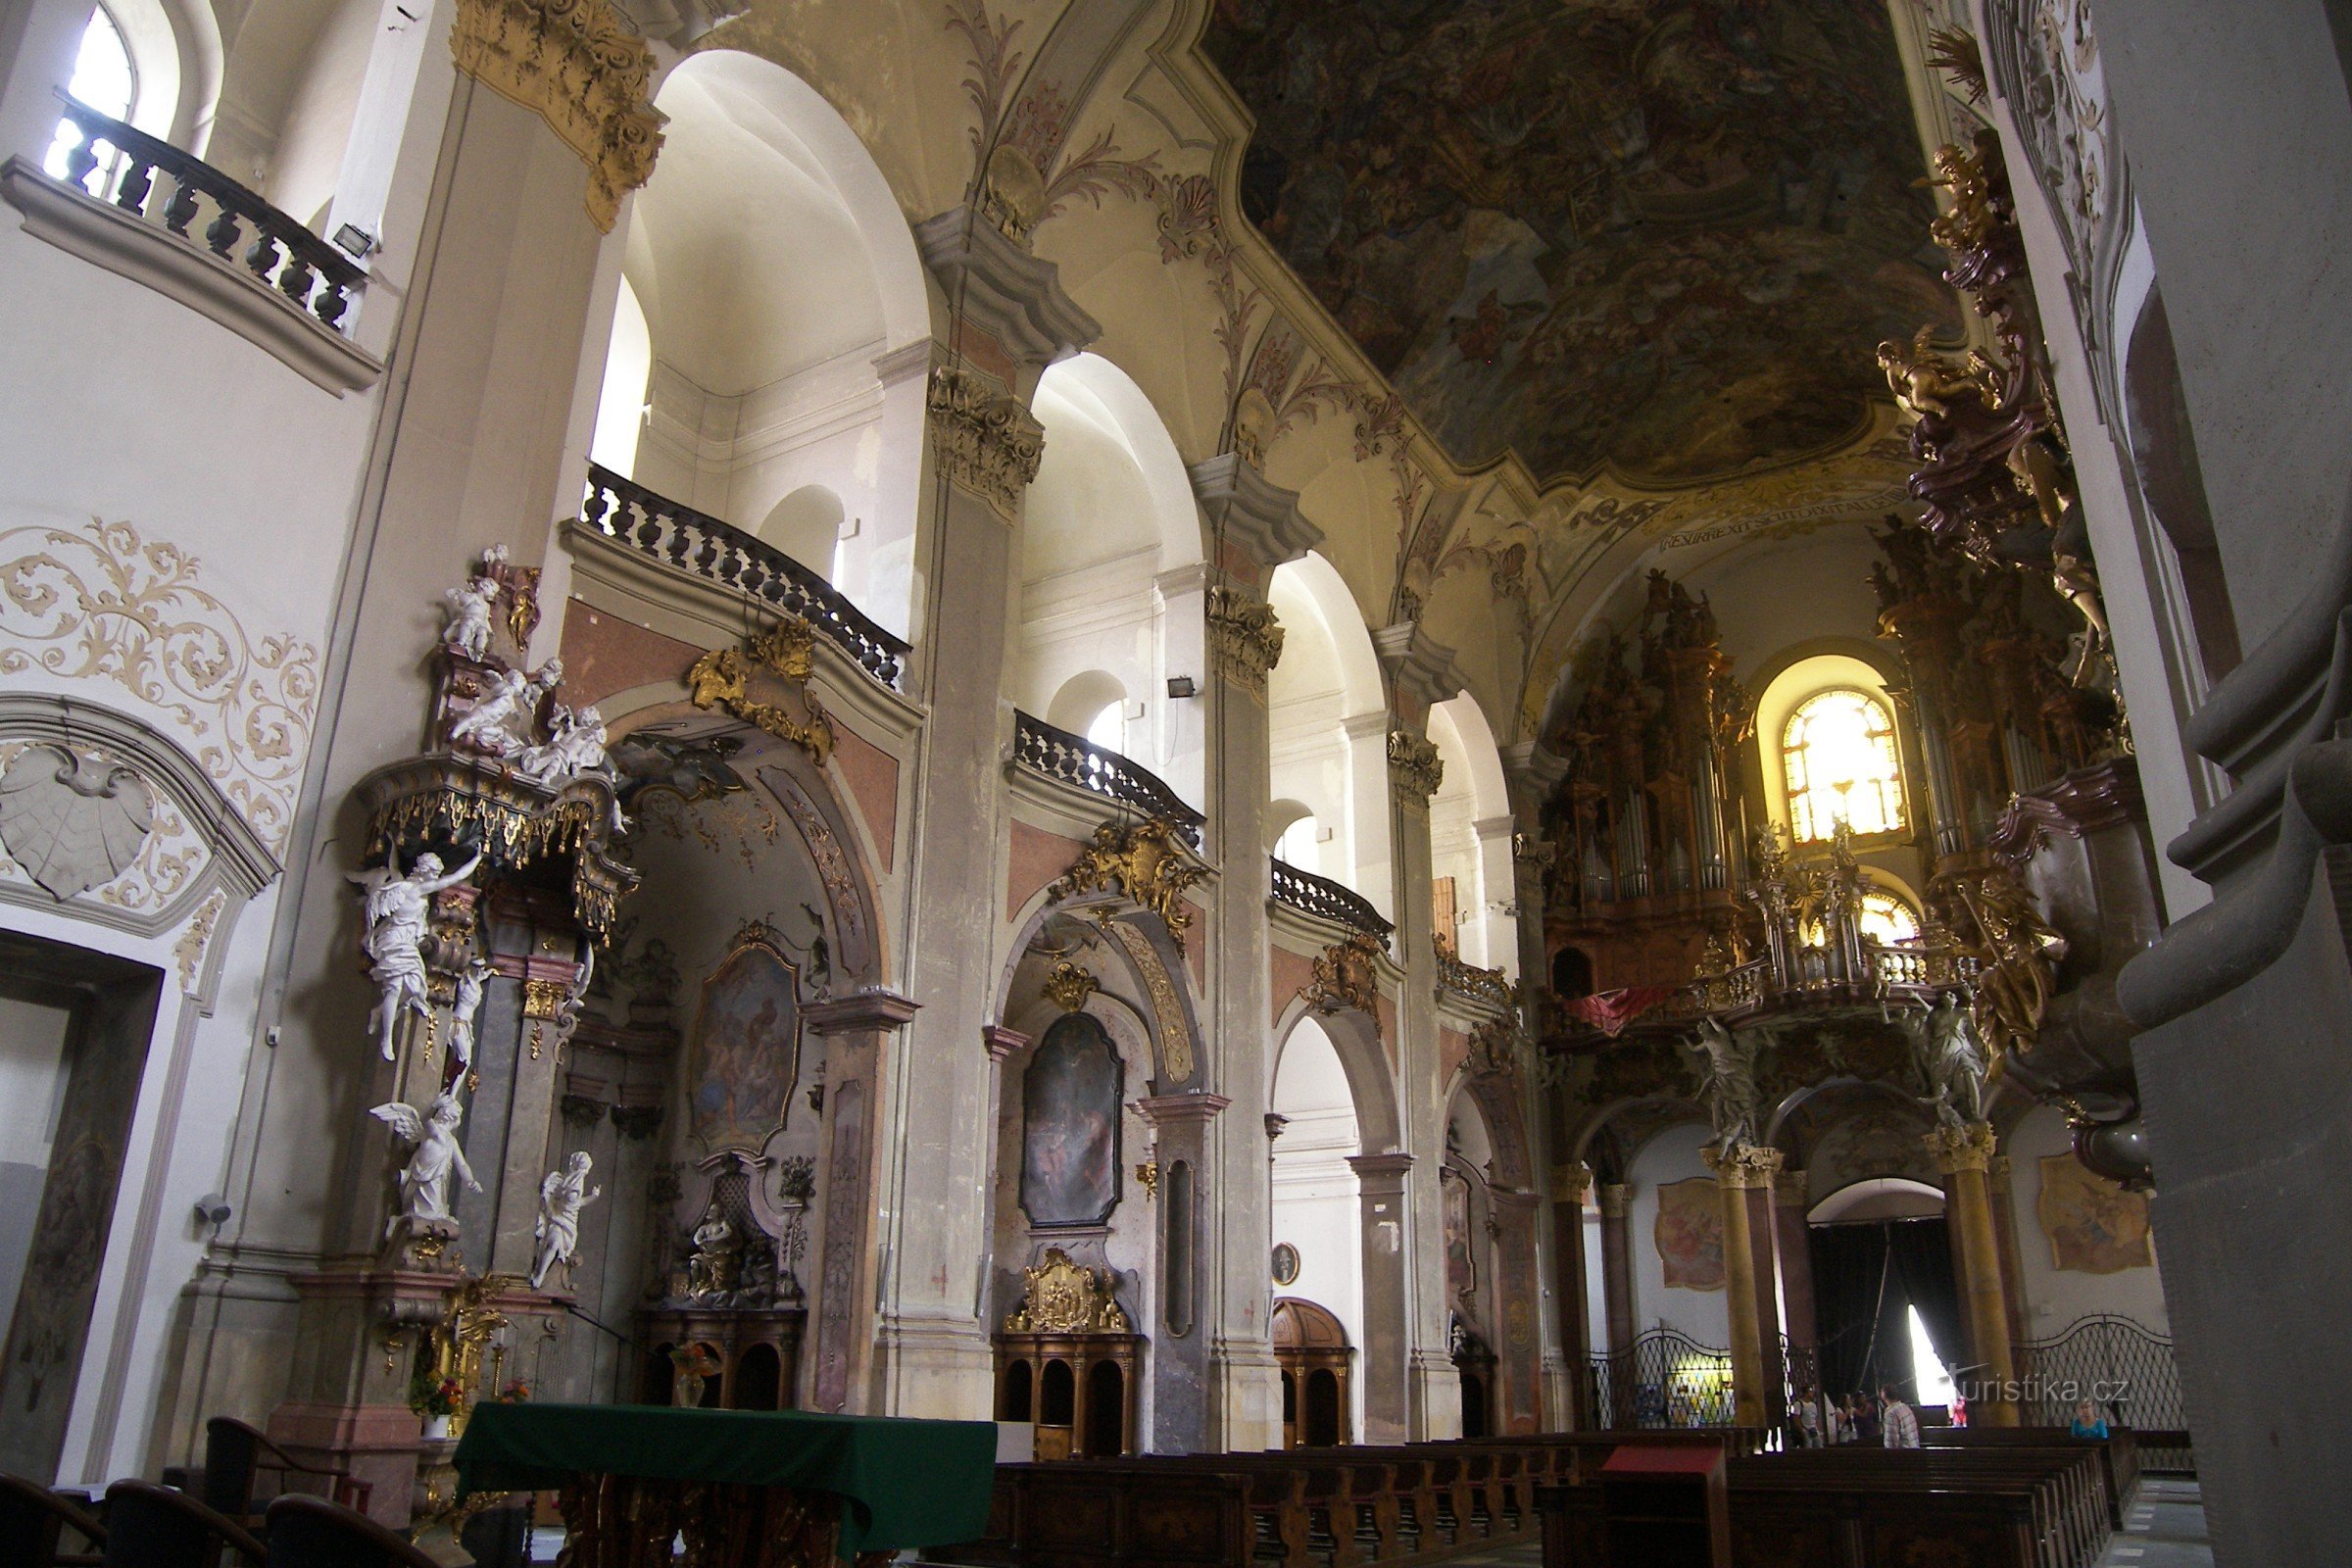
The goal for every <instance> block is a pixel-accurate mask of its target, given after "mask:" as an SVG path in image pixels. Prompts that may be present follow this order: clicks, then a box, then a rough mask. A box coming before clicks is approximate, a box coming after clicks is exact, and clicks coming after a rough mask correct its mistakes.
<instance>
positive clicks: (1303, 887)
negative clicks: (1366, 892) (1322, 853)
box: [1274, 858, 1397, 944]
mask: <svg viewBox="0 0 2352 1568" xmlns="http://www.w3.org/2000/svg"><path fill="white" fill-rule="evenodd" d="M1274 902H1275V903H1277V904H1287V905H1289V906H1290V907H1292V908H1294V909H1297V910H1298V911H1299V913H1301V914H1311V915H1313V916H1314V917H1315V918H1316V919H1318V920H1330V921H1333V922H1334V923H1336V924H1339V925H1344V926H1347V927H1348V928H1349V929H1351V930H1355V931H1362V932H1365V933H1367V934H1369V935H1371V936H1376V937H1378V938H1380V940H1381V942H1382V943H1383V944H1386V943H1387V941H1388V940H1389V933H1390V932H1392V931H1394V930H1396V929H1397V927H1396V926H1395V925H1393V924H1392V923H1390V922H1389V921H1387V920H1384V919H1382V918H1381V917H1380V911H1379V910H1378V909H1375V908H1374V907H1372V906H1371V903H1370V902H1369V901H1368V900H1366V899H1365V898H1364V896H1363V895H1362V894H1360V893H1358V892H1356V891H1355V890H1354V889H1353V888H1344V887H1342V886H1340V884H1338V883H1337V882H1334V881H1332V880H1331V879H1330V878H1329V877H1322V876H1317V875H1315V874H1314V873H1313V872H1312V871H1301V870H1299V868H1298V867H1297V866H1295V865H1293V864H1291V863H1290V862H1289V861H1287V860H1283V859H1280V858H1277V859H1276V860H1275V861H1274Z"/></svg>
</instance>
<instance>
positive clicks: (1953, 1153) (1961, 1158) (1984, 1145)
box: [1926, 1121, 1998, 1176]
mask: <svg viewBox="0 0 2352 1568" xmlns="http://www.w3.org/2000/svg"><path fill="white" fill-rule="evenodd" d="M1997 1142H1998V1135H1997V1134H1995V1133H1994V1132H1993V1130H1992V1123H1990V1122H1988V1121H1970V1122H1962V1123H1961V1124H1960V1125H1959V1126H1957V1127H1938V1128H1936V1130H1935V1131H1934V1132H1932V1133H1930V1134H1928V1135H1927V1139H1926V1143H1927V1146H1928V1152H1929V1153H1931V1154H1934V1155H1935V1156H1936V1169H1937V1170H1939V1171H1941V1172H1943V1174H1945V1175H1946V1176H1952V1175H1957V1174H1958V1173H1959V1172H1961V1171H1964V1170H1975V1171H1984V1172H1985V1173H1986V1174H1988V1175H1989V1174H1990V1172H1991V1170H1992V1157H1993V1148H1994V1146H1995V1144H1996V1143H1997Z"/></svg>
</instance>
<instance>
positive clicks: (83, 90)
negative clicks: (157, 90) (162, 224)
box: [41, 6, 138, 191]
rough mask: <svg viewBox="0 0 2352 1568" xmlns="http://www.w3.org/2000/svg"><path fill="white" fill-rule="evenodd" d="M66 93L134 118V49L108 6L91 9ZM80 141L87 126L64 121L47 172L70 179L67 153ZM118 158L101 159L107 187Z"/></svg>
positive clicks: (107, 112)
mask: <svg viewBox="0 0 2352 1568" xmlns="http://www.w3.org/2000/svg"><path fill="white" fill-rule="evenodd" d="M66 91H67V93H68V94H69V95H70V96H72V97H73V98H75V99H78V100H79V101H80V102H82V103H84V104H87V105H88V106H89V107H90V108H92V109H95V110H97V111H98V112H99V113H100V114H102V115H104V116H106V117H107V118H108V119H110V120H128V119H129V118H130V106H131V104H132V102H133V101H134V100H135V99H136V98H137V97H138V78H137V76H136V75H134V74H133V73H132V72H131V69H130V50H129V49H128V48H126V47H124V45H123V29H122V28H120V27H118V26H116V25H115V19H114V18H112V17H110V16H108V15H107V14H106V8H105V7H104V6H100V7H99V8H98V9H97V10H95V11H93V12H91V13H90V25H88V26H86V27H84V28H83V29H82V30H81V52H80V53H79V54H77V55H75V56H74V57H73V80H71V81H69V82H67V83H66ZM80 144H81V127H80V126H78V125H76V124H74V123H73V122H72V121H71V120H60V121H59V122H58V123H57V134H56V136H54V137H53V138H51V140H50V143H49V155H48V156H47V157H46V158H44V159H42V160H41V169H42V171H43V172H46V173H47V174H48V175H49V177H50V178H51V179H63V178H65V177H66V158H67V155H68V154H70V153H72V152H73V149H74V148H75V147H77V146H79V145H80ZM110 151H111V149H110ZM116 162H118V160H116V159H113V158H108V159H104V160H102V161H101V162H100V163H99V165H98V171H97V178H98V188H99V189H100V190H101V191H103V190H104V189H105V188H106V182H107V181H108V180H109V179H111V178H112V177H113V173H114V166H115V164H116Z"/></svg>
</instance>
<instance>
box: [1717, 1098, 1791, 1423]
mask: <svg viewBox="0 0 2352 1568" xmlns="http://www.w3.org/2000/svg"><path fill="white" fill-rule="evenodd" d="M1707 1162H1708V1163H1709V1164H1710V1165H1712V1166H1713V1167H1714V1170H1715V1184H1716V1186H1717V1188H1718V1189H1719V1190H1720V1191H1721V1193H1722V1195H1723V1284H1724V1299H1725V1305H1726V1306H1727V1307H1728V1308H1729V1309H1730V1313H1731V1320H1732V1399H1733V1404H1734V1407H1735V1409H1736V1411H1737V1417H1736V1418H1737V1420H1738V1422H1739V1424H1740V1425H1741V1426H1743V1427H1763V1426H1773V1425H1776V1424H1778V1423H1779V1421H1780V1420H1781V1418H1782V1416H1783V1415H1784V1414H1786V1413H1787V1412H1786V1409H1785V1406H1786V1402H1787V1401H1786V1400H1785V1398H1784V1397H1783V1394H1782V1388H1781V1336H1780V1323H1779V1322H1778V1320H1777V1317H1776V1314H1775V1311H1774V1305H1773V1303H1774V1302H1775V1300H1776V1299H1777V1298H1778V1295H1779V1292H1778V1290H1777V1289H1776V1288H1775V1282H1774V1279H1773V1267H1772V1231H1771V1225H1772V1215H1771V1208H1770V1204H1771V1202H1772V1188H1773V1177H1774V1176H1775V1175H1776V1174H1777V1173H1778V1172H1779V1171H1780V1168H1781V1152H1780V1151H1779V1150H1777V1149H1768V1148H1767V1149H1759V1148H1757V1147H1756V1146H1755V1145H1753V1144H1740V1145H1736V1146H1734V1147H1733V1148H1732V1149H1731V1150H1729V1151H1726V1152H1709V1154H1708V1161H1707Z"/></svg>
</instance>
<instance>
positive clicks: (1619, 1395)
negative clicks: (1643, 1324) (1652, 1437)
mask: <svg viewBox="0 0 2352 1568" xmlns="http://www.w3.org/2000/svg"><path fill="white" fill-rule="evenodd" d="M1633 1206H1634V1190H1633V1188H1632V1187H1630V1186H1628V1185H1626V1184H1624V1183H1622V1182H1603V1183H1602V1184H1601V1188H1600V1294H1601V1305H1602V1308H1603V1310H1604V1312H1605V1314H1606V1317H1607V1320H1608V1330H1609V1408H1608V1409H1606V1410H1604V1411H1602V1412H1600V1414H1601V1418H1602V1420H1603V1421H1604V1423H1605V1424H1606V1425H1608V1426H1611V1427H1630V1426H1632V1425H1633V1424H1634V1389H1633V1376H1634V1363H1633V1348H1634V1246H1633V1227H1632V1226H1631V1224H1629V1223H1628V1215H1630V1214H1631V1213H1632V1211H1633Z"/></svg>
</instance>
